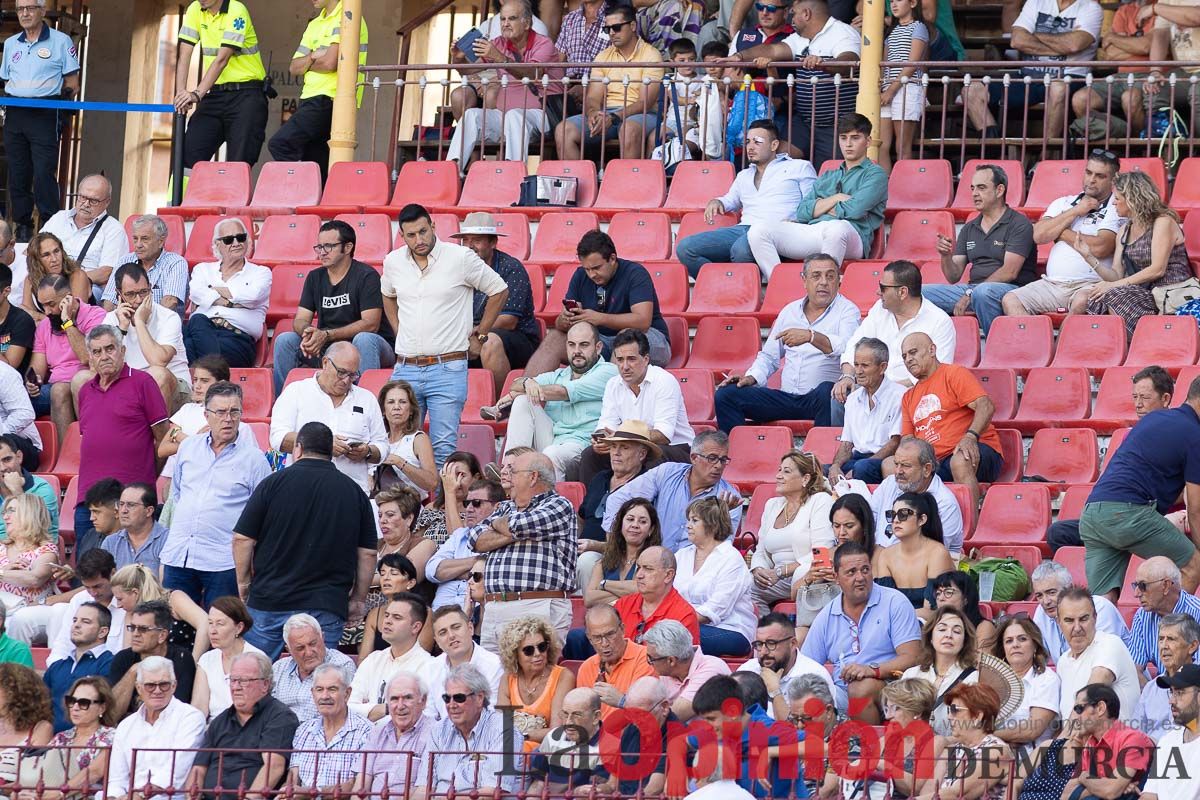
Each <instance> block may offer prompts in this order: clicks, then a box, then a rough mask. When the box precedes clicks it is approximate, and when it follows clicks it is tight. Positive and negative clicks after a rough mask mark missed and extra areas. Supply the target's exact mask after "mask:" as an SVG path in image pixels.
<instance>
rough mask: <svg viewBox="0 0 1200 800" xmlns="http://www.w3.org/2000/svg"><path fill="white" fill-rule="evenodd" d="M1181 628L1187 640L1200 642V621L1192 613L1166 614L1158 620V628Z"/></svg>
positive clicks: (1180, 630)
mask: <svg viewBox="0 0 1200 800" xmlns="http://www.w3.org/2000/svg"><path fill="white" fill-rule="evenodd" d="M1166 627H1171V628H1179V632H1180V633H1182V634H1183V639H1184V641H1185V642H1200V621H1197V620H1196V618H1195V617H1193V616H1192V615H1191V614H1164V615H1163V618H1162V619H1160V620H1159V621H1158V629H1159V630H1160V631H1161V630H1162V629H1163V628H1166Z"/></svg>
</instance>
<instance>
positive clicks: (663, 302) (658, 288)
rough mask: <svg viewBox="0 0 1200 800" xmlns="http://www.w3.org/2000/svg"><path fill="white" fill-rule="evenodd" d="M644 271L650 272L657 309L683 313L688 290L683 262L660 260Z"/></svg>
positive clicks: (666, 312) (668, 312) (669, 312)
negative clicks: (656, 297) (656, 298)
mask: <svg viewBox="0 0 1200 800" xmlns="http://www.w3.org/2000/svg"><path fill="white" fill-rule="evenodd" d="M750 266H752V267H753V266H754V265H753V264H751V265H750ZM755 269H758V268H757V267H755ZM646 271H647V272H649V273H650V280H652V281H654V293H655V294H657V295H658V307H659V310H661V311H662V313H664V314H681V313H683V310H684V309H685V308H687V303H688V290H689V287H688V274H687V269H685V268H684V266H683V264H680V263H679V262H678V261H660V262H659V263H657V264H650V265H648V266H647V267H646Z"/></svg>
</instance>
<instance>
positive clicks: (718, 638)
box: [268, 625, 750, 657]
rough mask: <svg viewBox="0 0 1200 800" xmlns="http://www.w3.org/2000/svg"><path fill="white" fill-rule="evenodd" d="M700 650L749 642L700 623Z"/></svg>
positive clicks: (738, 650) (725, 649) (728, 652)
mask: <svg viewBox="0 0 1200 800" xmlns="http://www.w3.org/2000/svg"><path fill="white" fill-rule="evenodd" d="M700 650H701V652H703V653H704V654H705V655H708V656H718V657H720V656H744V655H746V654H748V653H749V652H750V643H749V642H748V641H746V637H745V636H742V635H741V634H740V633H737V632H736V631H727V630H725V629H724V628H718V627H716V626H715V625H701V626H700ZM268 655H269V654H268Z"/></svg>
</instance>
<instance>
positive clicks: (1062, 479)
mask: <svg viewBox="0 0 1200 800" xmlns="http://www.w3.org/2000/svg"><path fill="white" fill-rule="evenodd" d="M1099 474H1100V457H1099V455H1098V454H1097V447H1096V432H1095V431H1094V430H1092V429H1090V428H1042V429H1041V430H1039V431H1037V432H1036V433H1034V434H1033V445H1032V446H1031V447H1030V448H1029V459H1028V460H1027V461H1026V462H1025V476H1026V477H1030V476H1035V475H1036V476H1039V477H1042V478H1046V479H1047V480H1050V481H1054V482H1055V483H1092V482H1093V481H1095V480H1096V478H1097V477H1098V476H1099Z"/></svg>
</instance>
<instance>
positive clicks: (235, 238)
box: [218, 233, 250, 245]
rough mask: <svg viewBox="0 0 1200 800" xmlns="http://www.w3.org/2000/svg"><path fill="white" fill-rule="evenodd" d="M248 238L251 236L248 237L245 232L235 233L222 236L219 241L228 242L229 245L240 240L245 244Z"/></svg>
mask: <svg viewBox="0 0 1200 800" xmlns="http://www.w3.org/2000/svg"><path fill="white" fill-rule="evenodd" d="M248 238H250V237H248V236H247V235H246V234H244V233H235V234H233V235H232V236H222V237H220V238H219V239H218V241H219V242H221V243H222V244H227V245H228V244H233V243H234V242H239V243H241V244H245V243H246V239H248Z"/></svg>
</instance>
